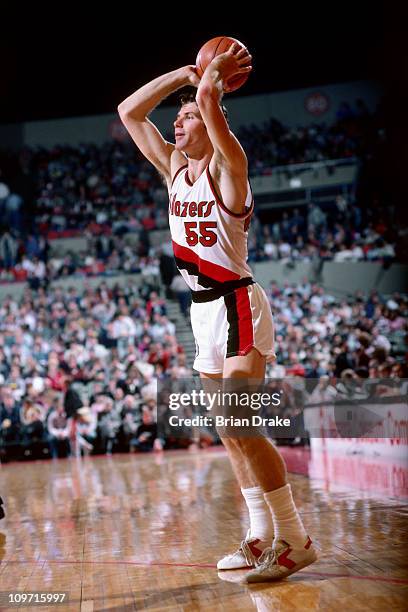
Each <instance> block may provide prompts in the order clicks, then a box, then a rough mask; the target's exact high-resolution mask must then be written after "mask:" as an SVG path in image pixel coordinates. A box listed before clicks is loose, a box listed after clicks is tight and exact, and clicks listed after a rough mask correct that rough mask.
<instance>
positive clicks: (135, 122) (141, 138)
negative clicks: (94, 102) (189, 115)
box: [118, 66, 200, 185]
mask: <svg viewBox="0 0 408 612" xmlns="http://www.w3.org/2000/svg"><path fill="white" fill-rule="evenodd" d="M199 83H200V79H199V77H198V76H197V74H196V72H195V69H194V66H183V67H182V68H179V69H177V70H173V71H172V72H168V73H166V74H163V75H162V76H159V77H157V78H156V79H154V80H153V81H150V82H149V83H147V84H146V85H143V87H140V88H139V89H138V90H136V91H135V92H134V93H133V94H132V95H130V96H129V97H128V98H126V100H124V101H123V102H121V103H120V104H119V106H118V112H119V115H120V118H121V120H122V123H123V124H124V126H125V127H126V129H127V131H128V132H129V134H130V136H131V137H132V139H133V140H134V142H135V143H136V145H137V147H138V148H139V149H140V151H141V152H142V153H143V155H144V156H145V157H146V158H147V159H148V160H149V161H150V162H151V163H152V164H153V166H154V167H155V168H156V169H157V170H158V171H159V172H160V174H162V175H163V176H164V178H165V179H166V182H167V184H168V185H170V184H171V179H172V176H174V174H175V173H176V172H177V170H178V169H179V168H180V167H181V166H182V165H184V164H185V163H186V158H185V156H184V155H183V153H182V152H181V151H177V150H176V149H175V146H174V144H173V143H171V142H168V141H167V140H165V138H163V136H162V134H161V133H160V131H159V130H158V129H157V127H156V126H155V125H154V123H152V121H151V120H150V119H149V118H148V116H149V114H150V113H151V112H152V110H153V109H154V108H155V107H156V106H157V105H158V104H159V103H160V102H161V101H162V100H163V99H164V98H166V97H167V96H169V95H170V94H171V93H173V92H174V91H176V90H177V89H180V87H184V86H185V85H194V86H195V87H198V85H199Z"/></svg>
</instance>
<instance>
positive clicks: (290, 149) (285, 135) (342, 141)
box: [237, 99, 383, 176]
mask: <svg viewBox="0 0 408 612" xmlns="http://www.w3.org/2000/svg"><path fill="white" fill-rule="evenodd" d="M378 115H379V112H378V110H377V111H376V112H375V113H370V111H369V110H368V108H367V106H366V104H365V103H364V101H363V100H361V99H358V100H356V102H355V104H354V106H353V105H350V104H349V103H348V102H343V103H342V104H341V105H340V107H339V109H338V111H337V113H336V121H335V122H334V123H333V124H332V125H326V124H325V123H317V122H316V123H313V124H312V125H309V126H307V127H299V126H298V127H294V128H288V127H287V126H285V125H283V124H282V123H281V122H280V121H278V120H277V119H276V118H273V117H272V118H271V119H269V120H268V121H266V122H264V123H263V124H262V125H257V124H252V125H250V126H242V127H241V128H240V129H239V130H238V133H237V137H238V139H239V141H240V142H241V144H242V146H243V147H244V149H245V151H246V153H247V156H248V162H249V171H250V175H251V176H256V175H260V174H270V173H271V171H272V168H273V167H274V166H283V165H286V164H299V163H306V162H314V161H322V160H326V159H343V158H347V157H349V158H350V157H355V158H362V157H364V156H366V155H367V154H370V153H371V152H372V151H373V147H374V146H375V145H376V143H377V142H378V141H379V140H381V139H382V138H383V131H382V130H381V125H379V119H380V118H379V116H378ZM380 123H381V121H380Z"/></svg>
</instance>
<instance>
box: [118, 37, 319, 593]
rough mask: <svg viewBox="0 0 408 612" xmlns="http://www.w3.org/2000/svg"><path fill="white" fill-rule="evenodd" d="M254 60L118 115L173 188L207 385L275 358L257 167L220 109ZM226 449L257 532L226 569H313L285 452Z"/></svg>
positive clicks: (258, 575) (240, 58)
mask: <svg viewBox="0 0 408 612" xmlns="http://www.w3.org/2000/svg"><path fill="white" fill-rule="evenodd" d="M250 62H251V56H250V55H249V54H248V51H247V49H246V48H243V47H241V46H240V45H238V44H233V45H232V46H231V47H230V49H229V50H228V51H227V52H226V53H222V54H220V55H218V56H216V57H215V58H214V59H213V61H212V62H211V63H210V64H209V65H208V67H207V69H206V70H205V72H204V75H203V77H202V79H201V80H200V79H199V78H198V76H197V74H196V71H195V67H194V66H184V67H182V68H180V69H178V70H174V71H172V72H169V73H167V74H164V75H162V76H160V77H158V78H156V79H155V80H153V81H151V82H149V83H147V84H146V85H144V86H143V87H141V88H140V89H138V90H137V91H136V92H135V93H133V94H132V95H131V96H129V97H128V98H127V99H126V100H124V102H122V103H121V104H120V105H119V107H118V111H119V114H120V117H121V120H122V122H123V123H124V125H125V126H126V128H127V130H128V132H129V134H130V135H131V137H132V138H133V140H134V141H135V143H136V144H137V146H138V147H139V149H140V151H141V152H142V153H143V154H144V155H145V157H146V158H147V159H148V160H150V162H151V163H152V164H153V165H154V166H155V167H156V168H157V170H158V171H159V172H160V173H161V174H162V175H163V177H164V179H165V180H166V183H167V187H168V191H169V196H170V204H169V224H170V230H171V236H172V242H173V250H174V255H175V260H176V263H177V266H178V268H179V270H180V273H181V274H182V275H183V277H184V279H185V280H186V282H187V284H188V285H189V287H190V289H191V290H192V306H191V324H192V328H193V332H194V336H195V340H196V343H197V356H196V359H195V362H194V368H195V369H196V370H198V371H199V372H200V376H201V377H202V378H203V379H204V380H205V379H207V380H208V379H219V378H223V379H224V381H225V379H231V380H234V379H239V378H245V379H256V380H263V379H264V376H265V364H266V360H267V359H268V360H269V359H273V358H274V357H275V354H274V346H273V345H274V336H273V322H272V315H271V311H270V306H269V302H268V299H267V296H266V294H265V292H264V291H263V289H262V288H261V287H260V286H259V285H258V284H257V283H256V282H254V280H253V279H252V273H251V270H250V268H249V267H248V265H247V263H246V259H247V231H248V225H249V220H250V216H251V214H252V211H253V206H254V204H253V200H252V194H251V189H250V186H249V181H248V164H247V159H246V156H245V153H244V151H243V149H242V147H241V145H240V144H239V142H238V140H237V139H236V138H235V136H234V135H233V134H232V132H231V131H230V129H229V127H228V123H227V120H226V117H225V115H224V112H223V109H222V107H221V105H220V100H221V97H222V94H223V91H228V84H227V83H228V80H229V79H230V78H231V77H232V76H233V75H239V74H245V73H247V72H249V71H250V70H251V69H252V67H251V66H250ZM185 85H193V86H195V87H197V88H198V89H197V95H196V97H195V99H194V97H191V98H184V99H182V101H181V108H180V110H179V112H178V114H177V117H176V119H175V121H174V131H175V145H174V144H171V143H169V142H167V141H166V140H164V138H163V137H162V135H161V134H160V132H159V131H158V129H157V128H156V127H155V125H154V124H153V123H152V122H151V121H150V120H149V118H148V115H149V113H150V112H151V111H152V110H153V109H154V108H155V107H156V106H157V105H158V104H159V102H160V101H161V100H162V99H163V98H165V97H166V96H168V95H169V94H171V93H172V92H174V91H176V90H177V89H179V88H181V87H183V86H185ZM223 443H224V445H225V447H226V450H227V452H228V455H229V458H230V460H231V463H232V466H233V469H234V472H235V475H236V477H237V479H238V482H239V484H240V487H241V491H242V494H243V496H244V498H245V501H246V504H247V506H248V511H249V517H250V528H249V530H248V533H247V535H246V538H245V539H244V540H243V541H242V542H241V546H240V547H239V549H238V550H237V551H236V552H235V553H233V554H231V555H227V556H226V557H224V558H223V559H221V560H220V561H219V562H218V565H217V567H218V569H222V570H228V569H238V568H253V569H252V571H250V572H248V573H247V574H246V581H247V582H250V583H252V582H263V581H268V580H277V579H280V578H284V577H286V576H288V575H290V574H292V573H293V572H296V571H298V570H299V569H301V568H303V567H305V566H307V565H309V564H310V563H313V562H314V561H315V560H316V558H317V557H316V552H315V549H314V548H313V546H312V543H311V540H310V538H309V537H308V535H307V534H306V532H305V529H304V527H303V524H302V521H301V519H300V517H299V514H298V511H297V509H296V507H295V504H294V501H293V498H292V493H291V487H290V484H288V483H287V477H286V468H285V464H284V462H283V459H282V457H281V456H280V454H279V452H278V451H277V449H276V448H275V447H274V446H273V445H272V444H271V443H270V441H269V440H268V439H266V438H264V437H261V438H259V437H242V438H240V439H237V438H224V439H223Z"/></svg>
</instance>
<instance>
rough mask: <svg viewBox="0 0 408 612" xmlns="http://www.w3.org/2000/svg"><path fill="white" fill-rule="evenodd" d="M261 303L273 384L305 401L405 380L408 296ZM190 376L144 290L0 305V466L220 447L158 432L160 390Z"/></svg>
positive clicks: (294, 290) (314, 291) (311, 292)
mask: <svg viewBox="0 0 408 612" xmlns="http://www.w3.org/2000/svg"><path fill="white" fill-rule="evenodd" d="M268 295H269V299H270V303H271V307H272V311H273V313H274V321H275V333H276V348H277V354H278V360H277V362H272V363H270V364H268V366H267V377H268V378H271V379H275V380H282V379H283V378H284V377H295V379H296V380H298V381H299V380H301V381H304V383H305V384H306V383H307V381H308V380H310V381H311V382H312V383H313V384H312V386H311V387H310V388H308V389H307V392H308V394H309V395H308V397H309V399H311V401H316V398H320V400H323V399H325V400H327V399H330V398H333V397H334V396H339V397H341V396H342V394H343V395H344V394H347V393H348V390H349V389H350V385H356V384H359V385H361V384H362V383H363V382H364V380H366V379H377V378H380V379H398V378H399V379H404V378H405V379H407V378H408V372H407V366H406V363H407V361H408V360H407V357H408V345H407V340H408V329H407V313H408V296H407V295H400V294H394V295H392V296H387V297H384V296H381V295H379V294H378V293H377V292H375V291H373V292H372V293H371V294H370V295H368V296H364V295H363V294H362V293H361V292H357V293H356V294H355V295H354V296H349V298H348V299H338V298H335V297H333V296H332V295H330V294H329V293H327V292H325V291H324V289H323V288H322V287H320V286H319V285H316V284H311V283H310V282H308V281H307V280H306V279H305V280H304V281H303V282H302V283H299V284H289V283H285V285H284V286H283V287H281V288H279V287H278V286H277V284H276V283H275V282H272V283H271V285H270V287H269V288H268ZM191 376H192V370H191V369H190V368H189V367H188V366H187V365H186V358H185V354H184V351H183V348H182V347H181V346H180V345H179V344H178V342H177V340H176V337H175V326H174V323H173V322H172V321H170V320H169V319H168V317H167V310H166V301H165V299H163V298H162V297H160V295H159V294H158V293H157V292H156V291H154V290H152V287H149V285H148V284H146V283H144V284H142V285H139V286H138V285H136V284H135V283H131V282H128V283H127V284H126V286H125V287H122V288H121V287H120V286H115V287H113V288H111V289H110V288H109V287H108V286H107V284H106V282H102V283H101V284H100V285H99V286H98V287H97V288H96V289H91V288H89V287H88V288H85V289H84V291H83V292H79V291H78V290H77V289H75V288H73V287H71V288H69V289H68V290H62V289H61V288H58V287H57V288H54V289H48V290H44V289H43V288H39V289H38V290H37V291H32V290H30V289H27V290H26V291H25V293H24V295H23V297H22V299H21V300H19V301H17V300H14V299H12V298H11V297H8V298H7V299H5V300H3V302H2V304H1V305H0V459H1V460H2V461H5V460H7V459H9V458H13V457H14V458H15V457H16V456H17V457H20V458H21V457H25V456H33V455H35V454H36V453H37V452H38V453H46V455H48V456H52V457H59V456H64V455H67V454H73V455H78V454H81V453H91V452H92V453H112V452H116V451H118V450H119V451H120V450H122V451H125V452H126V451H129V450H130V451H135V452H137V451H140V452H142V451H150V450H156V451H161V450H162V449H166V448H175V447H183V448H184V447H190V446H193V445H197V444H200V445H201V446H206V445H209V444H212V443H215V442H216V441H217V439H216V436H215V435H214V432H211V431H210V432H209V431H207V432H204V433H202V435H201V434H200V433H198V436H197V432H196V431H194V430H193V429H192V430H191V431H188V432H186V435H185V437H184V438H181V439H170V438H166V436H163V435H160V431H158V428H157V423H156V422H155V418H156V401H157V383H158V381H164V380H169V379H170V380H174V381H176V380H179V379H183V378H189V377H191ZM316 381H318V384H317V385H316ZM285 409H286V410H288V411H289V412H290V410H292V409H293V407H291V406H286V408H285ZM43 456H44V455H43Z"/></svg>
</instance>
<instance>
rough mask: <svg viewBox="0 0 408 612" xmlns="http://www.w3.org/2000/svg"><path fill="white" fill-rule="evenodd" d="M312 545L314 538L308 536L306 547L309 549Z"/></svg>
mask: <svg viewBox="0 0 408 612" xmlns="http://www.w3.org/2000/svg"><path fill="white" fill-rule="evenodd" d="M311 545H312V540H311V539H310V538H307V542H306V544H305V548H306V550H307V549H308V548H310V547H311Z"/></svg>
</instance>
